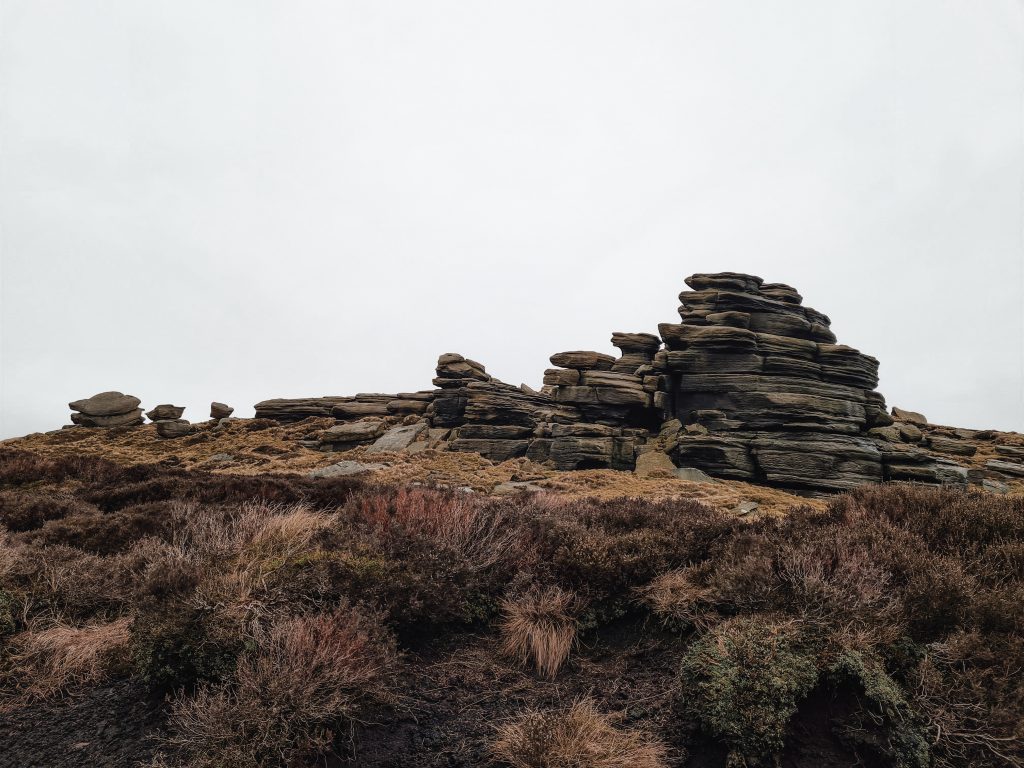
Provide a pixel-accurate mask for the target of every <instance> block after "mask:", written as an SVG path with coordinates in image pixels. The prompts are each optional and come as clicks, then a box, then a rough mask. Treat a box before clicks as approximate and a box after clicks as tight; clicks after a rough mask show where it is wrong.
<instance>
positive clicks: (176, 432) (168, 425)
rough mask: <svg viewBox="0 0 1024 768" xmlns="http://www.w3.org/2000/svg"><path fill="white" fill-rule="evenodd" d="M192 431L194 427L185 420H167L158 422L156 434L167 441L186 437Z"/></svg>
mask: <svg viewBox="0 0 1024 768" xmlns="http://www.w3.org/2000/svg"><path fill="white" fill-rule="evenodd" d="M191 431H192V425H191V424H190V423H189V422H187V421H186V420H185V419H167V420H165V421H158V422H156V433H157V434H158V435H160V437H163V438H166V439H172V438H175V437H184V436H185V435H187V434H188V433H189V432H191Z"/></svg>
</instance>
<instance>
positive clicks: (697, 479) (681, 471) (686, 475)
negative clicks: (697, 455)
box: [673, 467, 715, 483]
mask: <svg viewBox="0 0 1024 768" xmlns="http://www.w3.org/2000/svg"><path fill="white" fill-rule="evenodd" d="M673 474H674V475H675V476H676V478H678V479H679V480H686V481H687V482H688V483H713V482H715V479H714V478H713V477H711V475H709V474H707V473H706V472H701V471H700V470H699V469H695V468H693V467H679V468H678V469H676V470H675V472H673Z"/></svg>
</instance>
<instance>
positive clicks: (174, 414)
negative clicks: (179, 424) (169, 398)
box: [146, 403, 185, 421]
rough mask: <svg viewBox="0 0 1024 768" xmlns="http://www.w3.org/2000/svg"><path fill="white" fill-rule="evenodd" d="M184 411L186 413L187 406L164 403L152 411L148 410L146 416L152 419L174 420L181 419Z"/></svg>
mask: <svg viewBox="0 0 1024 768" xmlns="http://www.w3.org/2000/svg"><path fill="white" fill-rule="evenodd" d="M183 413H185V406H183V405H171V404H170V403H164V404H163V405H158V406H157V407H156V408H154V409H153V410H151V411H146V418H147V419H149V420H150V421H168V420H169V421H174V420H175V419H180V418H181V416H182V414H183Z"/></svg>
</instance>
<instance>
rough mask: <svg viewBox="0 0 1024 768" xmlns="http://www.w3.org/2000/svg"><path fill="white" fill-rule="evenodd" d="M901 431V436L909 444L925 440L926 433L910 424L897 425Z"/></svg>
mask: <svg viewBox="0 0 1024 768" xmlns="http://www.w3.org/2000/svg"><path fill="white" fill-rule="evenodd" d="M895 427H896V429H898V430H899V431H900V436H901V437H902V438H903V439H904V440H906V441H907V442H908V443H919V442H921V441H922V440H923V439H924V432H922V431H921V430H920V429H918V428H917V427H916V426H914V425H913V424H911V423H909V422H904V423H901V424H896V425H895Z"/></svg>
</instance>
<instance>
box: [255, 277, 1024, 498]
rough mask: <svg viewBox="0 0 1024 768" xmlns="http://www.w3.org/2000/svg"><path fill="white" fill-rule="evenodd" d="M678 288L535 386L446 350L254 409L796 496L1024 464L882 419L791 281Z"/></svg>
mask: <svg viewBox="0 0 1024 768" xmlns="http://www.w3.org/2000/svg"><path fill="white" fill-rule="evenodd" d="M686 284H687V286H688V287H689V290H686V291H683V293H681V294H680V297H679V298H680V301H681V302H682V306H681V307H680V308H679V315H680V322H678V323H663V324H662V325H660V326H659V329H658V330H659V332H660V335H658V336H656V335H654V334H651V333H637V332H633V333H623V332H615V333H613V334H612V337H611V344H612V346H613V347H616V348H617V349H618V350H619V352H620V354H619V356H618V357H617V358H616V357H613V356H611V355H607V354H604V353H602V352H597V351H569V352H559V353H557V354H554V355H552V356H551V358H550V360H551V365H552V366H553V367H552V368H549V369H548V370H546V371H545V372H544V386H543V387H542V389H541V390H540V391H536V390H533V389H531V388H529V387H527V386H525V385H522V386H519V387H516V386H513V385H510V384H506V383H504V382H501V381H498V380H497V379H495V378H494V377H492V376H491V375H490V374H488V373H487V371H486V369H485V367H484V366H483V365H481V364H480V363H478V362H475V361H474V360H470V359H467V358H465V357H463V356H462V355H459V354H455V353H446V354H443V355H441V356H440V358H439V359H438V362H437V368H436V371H435V373H436V375H435V378H434V380H433V384H434V386H435V389H433V390H429V391H421V392H413V393H405V394H397V395H387V394H358V395H354V396H351V397H323V398H307V399H300V400H283V399H278V400H266V401H264V402H261V403H258V404H257V405H256V415H257V417H260V418H271V419H276V420H278V421H282V422H289V421H299V420H302V419H304V418H307V417H310V416H321V417H322V416H332V417H333V418H335V419H336V420H337V421H338V422H339V423H338V424H337V425H336V426H335V427H332V428H330V429H328V430H326V431H325V432H324V433H323V434H321V435H320V436H319V437H318V439H317V440H316V441H315V442H313V443H312V445H314V446H316V447H319V448H321V449H327V450H336V449H344V448H348V447H353V446H356V445H370V444H372V445H373V446H374V447H373V449H372V450H373V451H374V452H383V451H392V450H400V451H419V450H426V449H429V448H438V449H445V450H452V451H472V452H475V453H479V454H482V455H484V456H486V457H488V458H490V459H492V460H494V461H504V460H507V459H511V458H519V457H526V458H528V459H531V460H533V461H537V462H543V463H547V464H549V465H551V466H553V467H556V468H560V469H585V468H596V467H611V468H616V469H632V468H633V467H634V466H635V465H636V461H637V457H638V456H644V457H645V458H644V459H643V460H642V461H641V467H640V471H641V472H643V473H650V472H655V473H658V472H665V471H666V469H667V467H668V466H669V462H671V465H672V466H674V467H677V468H679V469H680V470H682V471H681V473H680V474H679V476H685V477H688V478H698V479H700V478H705V477H706V476H707V475H711V476H713V477H722V478H734V479H739V480H746V481H751V482H757V483H764V484H768V485H775V486H780V487H785V488H789V489H793V490H797V491H800V492H807V493H820V492H834V491H840V490H844V489H847V488H852V487H854V486H857V485H860V484H862V483H866V482H878V481H882V480H911V481H915V482H925V483H942V484H955V485H962V484H964V483H965V482H967V481H970V482H976V483H978V484H982V483H983V482H985V483H989V485H994V484H998V483H1000V482H1001V481H1000V480H999V478H1000V477H1002V478H1006V477H1016V475H1015V474H1014V473H1015V472H1018V469H1017V467H1020V470H1019V471H1020V472H1021V473H1024V465H1022V464H1019V463H1017V462H1016V461H1014V460H1015V459H1021V458H1024V457H1019V456H1016V455H1013V454H1009V455H1007V456H1006V457H1005V459H1006V460H1005V461H1004V457H1002V456H1000V457H999V458H998V459H995V460H992V461H989V462H988V463H989V464H990V465H991V466H987V467H986V468H985V469H978V467H977V466H975V467H974V468H972V469H970V472H969V470H968V467H966V466H964V464H963V463H962V462H963V460H965V459H968V458H970V457H971V456H973V455H974V453H975V450H976V448H975V447H974V445H973V443H972V442H971V441H970V440H968V439H967V438H965V437H964V435H962V434H957V433H956V431H953V432H950V433H947V432H941V431H940V430H939V428H932V427H931V426H930V425H928V424H927V421H926V420H925V419H924V417H923V416H922V415H921V414H918V413H915V412H913V411H903V410H900V409H894V410H893V415H892V416H890V414H889V413H888V412H887V410H886V404H885V399H884V397H883V396H882V395H881V394H880V393H878V392H877V391H875V387H876V386H877V383H878V361H877V360H876V359H875V358H873V357H871V356H870V355H866V354H863V353H861V352H859V351H858V350H856V349H853V348H852V347H849V346H845V345H843V344H839V343H837V339H836V337H835V334H834V333H833V332H832V330H831V329H830V321H829V318H828V316H827V315H825V314H823V313H821V312H818V311H817V310H814V309H811V308H810V307H806V306H804V305H803V297H802V296H801V295H800V294H799V293H798V292H797V290H796V289H794V288H793V287H791V286H789V285H785V284H783V283H765V282H764V281H763V280H762V279H761V278H759V277H755V276H753V275H745V274H739V273H733V272H721V273H715V274H695V275H692V276H690V277H689V278H687V279H686ZM943 429H945V428H943ZM961 432H963V430H961ZM652 453H658V454H660V456H656V455H651V454H652ZM1004 465H1009V466H1004ZM703 473H707V475H705V474H703ZM971 473H973V474H971Z"/></svg>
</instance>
